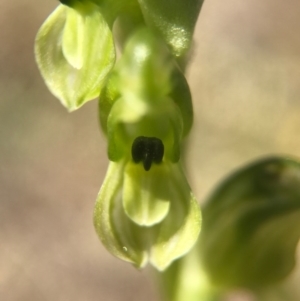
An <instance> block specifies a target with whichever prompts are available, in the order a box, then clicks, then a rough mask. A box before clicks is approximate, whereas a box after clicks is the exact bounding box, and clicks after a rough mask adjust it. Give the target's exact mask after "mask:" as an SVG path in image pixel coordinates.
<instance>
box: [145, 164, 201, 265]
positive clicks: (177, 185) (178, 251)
mask: <svg viewBox="0 0 300 301" xmlns="http://www.w3.org/2000/svg"><path fill="white" fill-rule="evenodd" d="M170 174H171V177H170V180H171V184H172V188H173V189H172V190H171V191H172V198H171V208H170V211H169V214H168V215H167V216H166V218H165V219H164V220H163V222H162V223H161V224H159V227H158V229H157V237H156V239H155V242H154V244H153V246H152V248H151V254H150V256H151V257H150V261H151V263H152V265H154V266H155V267H156V268H157V269H158V270H160V271H162V270H164V269H166V268H167V267H168V266H169V265H170V264H171V263H172V262H173V261H174V260H175V259H177V258H179V257H181V256H183V255H185V254H186V253H187V252H188V251H189V250H190V249H191V248H192V247H193V245H194V244H195V242H196V241H197V238H198V235H199V232H200V228H201V213H200V208H199V205H198V203H197V200H196V199H195V197H194V195H193V194H192V192H191V189H190V187H189V185H188V183H187V180H186V178H185V176H184V174H183V171H182V169H181V167H180V166H179V164H170Z"/></svg>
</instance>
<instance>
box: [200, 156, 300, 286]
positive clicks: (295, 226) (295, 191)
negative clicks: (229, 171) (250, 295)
mask: <svg viewBox="0 0 300 301" xmlns="http://www.w3.org/2000/svg"><path fill="white" fill-rule="evenodd" d="M299 238H300V163H299V162H297V161H294V160H291V159H287V158H284V157H276V158H270V159H265V160H263V161H260V162H255V163H254V164H252V165H250V166H247V167H245V168H243V169H241V170H239V171H238V172H236V173H235V174H234V175H232V176H231V177H229V178H228V179H227V180H225V182H224V183H223V184H222V185H220V186H219V187H218V189H217V190H216V192H215V193H214V194H213V195H212V196H211V198H210V199H209V200H208V202H207V204H206V205H205V206H204V208H203V229H202V234H201V244H199V246H200V250H199V252H200V253H201V254H202V257H203V263H204V266H205V268H206V270H207V272H208V274H209V276H210V277H211V279H212V280H213V282H214V283H215V284H218V285H221V286H226V287H239V286H240V287H248V288H261V287H264V286H266V285H270V284H274V283H277V282H278V281H280V280H282V279H284V278H285V277H286V276H287V275H289V273H291V271H292V270H293V268H294V266H295V251H296V247H297V244H298V242H299ZM212 254H213V255H212Z"/></svg>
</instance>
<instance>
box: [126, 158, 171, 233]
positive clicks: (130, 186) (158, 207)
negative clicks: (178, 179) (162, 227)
mask: <svg viewBox="0 0 300 301" xmlns="http://www.w3.org/2000/svg"><path fill="white" fill-rule="evenodd" d="M169 177H170V175H169V173H168V169H167V168H166V166H165V164H163V163H162V164H161V165H159V166H155V165H153V166H152V167H151V169H150V170H149V171H145V170H144V168H143V166H142V165H141V164H135V163H129V164H127V166H126V169H125V176H124V188H123V205H124V210H125V212H126V214H127V215H128V217H129V218H130V219H131V220H133V221H134V222H135V223H137V224H138V225H140V226H148V227H149V226H152V225H154V224H157V223H159V222H161V221H162V220H163V219H164V218H165V217H166V215H167V214H168V212H169V208H170V190H171V187H170V181H169Z"/></svg>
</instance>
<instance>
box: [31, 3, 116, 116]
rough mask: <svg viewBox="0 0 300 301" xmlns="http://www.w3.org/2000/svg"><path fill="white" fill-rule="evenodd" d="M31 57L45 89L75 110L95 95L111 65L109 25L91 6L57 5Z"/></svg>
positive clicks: (111, 48) (38, 36) (95, 8)
mask: <svg viewBox="0 0 300 301" xmlns="http://www.w3.org/2000/svg"><path fill="white" fill-rule="evenodd" d="M35 55H36V61H37V64H38V67H39V69H40V72H41V74H42V76H43V78H44V80H45V83H46V85H47V86H48V88H49V90H50V91H51V92H52V93H53V94H54V95H55V96H56V97H57V98H58V99H59V100H60V101H61V103H62V104H63V105H64V106H65V107H66V108H67V109H68V110H69V111H73V110H76V109H78V108H79V107H81V106H82V105H83V104H84V103H86V102H87V101H89V100H92V99H94V98H96V97H98V96H99V94H100V92H101V89H102V88H103V86H104V83H105V78H106V76H107V75H108V73H109V71H110V70H111V69H112V67H113V65H114V62H115V48H114V43H113V37H112V33H111V29H110V26H109V25H108V24H107V22H106V20H105V19H104V17H103V15H102V13H101V11H100V10H99V8H98V7H97V6H96V5H95V4H92V3H90V2H87V3H84V4H81V2H76V1H75V2H74V5H73V7H68V6H65V5H59V6H58V7H57V8H56V9H55V11H54V12H53V13H52V14H51V15H50V16H49V17H48V18H47V20H46V21H45V23H44V24H43V25H42V27H41V28H40V30H39V32H38V34H37V36H36V41H35Z"/></svg>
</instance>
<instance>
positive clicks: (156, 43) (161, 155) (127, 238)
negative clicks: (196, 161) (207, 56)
mask: <svg viewBox="0 0 300 301" xmlns="http://www.w3.org/2000/svg"><path fill="white" fill-rule="evenodd" d="M158 50H159V51H158ZM154 58H155V60H154ZM154 61H155V62H156V63H155V64H153V62H154ZM174 70H175V71H174ZM174 72H175V73H176V72H178V68H177V66H176V64H175V65H174V61H173V59H172V56H171V54H170V53H169V50H168V48H167V47H166V45H165V43H164V41H163V40H161V39H160V38H159V37H158V36H157V35H156V34H155V33H153V32H152V31H151V30H149V29H147V28H142V29H139V30H138V31H137V32H136V33H135V34H134V35H133V36H132V37H131V39H130V40H129V41H128V43H127V45H126V47H125V51H124V55H123V57H122V58H121V59H120V61H119V62H118V64H117V65H116V67H115V69H114V71H113V72H112V74H111V77H110V79H109V80H108V84H107V87H110V85H109V82H112V83H114V84H113V85H111V87H113V88H112V89H110V88H108V89H106V90H104V92H103V93H102V94H101V96H100V119H101V123H102V124H103V127H104V130H105V132H106V133H107V136H108V155H109V158H110V160H111V162H110V165H109V169H108V172H107V175H106V178H105V180H104V183H103V185H102V188H101V190H100V193H99V195H98V199H97V202H96V207H95V213H94V224H95V227H96V231H97V233H98V235H99V237H100V239H101V240H102V242H103V244H104V245H105V246H106V248H107V249H108V250H109V251H110V252H111V253H112V254H113V255H115V256H117V257H119V258H121V259H123V260H125V261H129V262H132V263H133V264H135V265H136V266H138V267H143V266H144V265H145V264H146V263H147V262H148V261H149V262H150V263H151V264H152V265H153V266H155V267H156V268H157V269H159V270H164V269H165V268H166V267H167V266H168V265H170V263H171V262H172V261H173V260H175V259H176V258H178V257H180V256H183V255H184V254H185V253H187V252H188V251H189V250H190V248H191V247H192V246H193V245H194V243H195V242H196V240H197V237H198V234H199V231H200V223H201V217H200V210H199V206H198V204H197V201H196V199H195V197H194V195H193V194H192V192H191V189H190V187H189V185H188V183H187V180H186V178H185V176H184V173H183V171H182V168H181V166H180V162H179V158H180V143H181V140H182V136H183V134H184V133H185V132H187V131H188V129H189V127H190V120H189V121H187V122H185V121H186V119H188V116H187V112H190V111H191V102H190V94H189V93H187V91H186V90H185V88H186V86H185V84H184V83H185V82H183V84H182V85H179V87H181V88H180V89H179V92H181V93H179V95H185V96H188V97H187V98H186V99H184V100H180V101H178V102H176V101H174V100H173V99H172V98H171V96H172V94H173V93H174V91H173V92H172V85H171V84H170V79H171V78H172V76H173V74H174ZM176 74H177V73H176ZM155 75H156V76H155ZM183 87H184V88H183ZM177 97H178V95H177ZM184 101H185V102H184ZM102 109H103V110H102ZM106 115H107V116H106ZM190 118H192V115H191V117H190Z"/></svg>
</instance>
